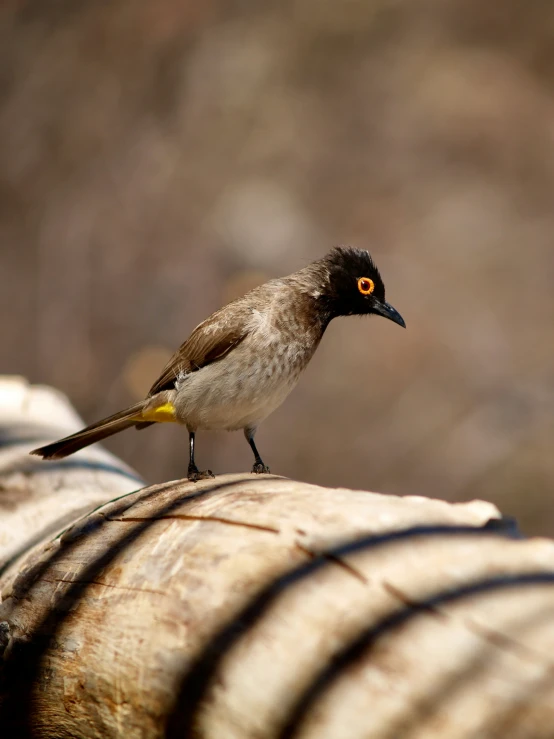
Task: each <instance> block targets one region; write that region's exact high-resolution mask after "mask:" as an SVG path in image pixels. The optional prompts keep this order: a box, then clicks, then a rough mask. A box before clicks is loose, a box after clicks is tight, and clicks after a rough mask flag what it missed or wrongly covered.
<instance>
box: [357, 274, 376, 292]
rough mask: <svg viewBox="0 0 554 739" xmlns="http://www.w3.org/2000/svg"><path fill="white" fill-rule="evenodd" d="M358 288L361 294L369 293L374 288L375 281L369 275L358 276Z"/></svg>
mask: <svg viewBox="0 0 554 739" xmlns="http://www.w3.org/2000/svg"><path fill="white" fill-rule="evenodd" d="M358 290H359V291H360V292H361V293H362V295H371V293H372V292H373V291H374V290H375V283H374V282H373V280H372V279H371V278H370V277H360V279H359V280H358Z"/></svg>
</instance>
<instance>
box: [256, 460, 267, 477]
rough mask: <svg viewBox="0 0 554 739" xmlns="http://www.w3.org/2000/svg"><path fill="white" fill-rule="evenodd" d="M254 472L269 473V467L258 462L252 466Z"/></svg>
mask: <svg viewBox="0 0 554 739" xmlns="http://www.w3.org/2000/svg"><path fill="white" fill-rule="evenodd" d="M252 473H253V474H254V475H269V474H270V472H269V467H267V466H266V465H265V464H263V463H260V462H258V463H257V464H255V465H254V466H253V467H252Z"/></svg>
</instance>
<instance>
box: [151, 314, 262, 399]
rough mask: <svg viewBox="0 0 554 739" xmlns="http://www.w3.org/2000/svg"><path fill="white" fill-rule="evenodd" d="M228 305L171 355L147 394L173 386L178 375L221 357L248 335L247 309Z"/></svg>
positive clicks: (197, 328) (195, 330)
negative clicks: (235, 308)
mask: <svg viewBox="0 0 554 739" xmlns="http://www.w3.org/2000/svg"><path fill="white" fill-rule="evenodd" d="M230 308H231V306H230V305H228V306H227V307H226V308H224V309H222V310H220V311H217V313H214V314H213V315H212V316H210V317H209V318H208V319H206V320H205V321H204V322H203V323H201V324H200V325H199V326H197V327H196V328H195V329H194V331H193V332H192V334H191V335H190V336H189V338H188V339H187V340H186V341H185V343H184V344H182V345H181V346H180V348H179V349H178V350H177V351H176V352H175V354H174V355H173V356H172V357H171V359H170V360H169V362H168V363H167V365H166V366H165V367H164V370H163V372H162V374H161V375H160V377H159V378H158V379H157V380H156V382H155V383H154V384H153V385H152V388H151V389H150V392H149V393H148V395H149V396H151V395H155V394H156V393H159V392H161V391H162V390H169V389H171V388H173V387H174V386H175V380H176V379H177V377H178V376H180V375H187V374H189V373H190V372H196V371H197V370H199V369H201V368H202V367H205V366H206V365H208V364H211V363H212V362H215V361H217V360H218V359H222V358H223V357H224V356H225V355H226V354H228V353H229V352H230V351H231V349H233V348H234V347H235V346H237V345H238V344H240V343H241V341H243V340H244V339H245V338H246V336H247V335H248V329H247V327H246V317H247V315H248V314H249V311H248V312H247V311H245V309H244V308H243V309H242V310H240V311H237V310H230Z"/></svg>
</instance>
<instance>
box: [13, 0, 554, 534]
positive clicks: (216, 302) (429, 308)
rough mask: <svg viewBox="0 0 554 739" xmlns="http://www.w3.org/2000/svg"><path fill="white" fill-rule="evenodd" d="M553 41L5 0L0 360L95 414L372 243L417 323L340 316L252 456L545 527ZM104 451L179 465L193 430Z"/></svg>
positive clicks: (254, 8) (510, 7) (492, 6)
mask: <svg viewBox="0 0 554 739" xmlns="http://www.w3.org/2000/svg"><path fill="white" fill-rule="evenodd" d="M553 34H554V5H553V4H552V3H551V2H545V1H544V0H542V1H541V0H487V1H486V2H483V0H479V1H477V0H417V1H415V0H371V2H369V1H368V0H342V2H337V0H267V2H264V3H260V2H255V1H254V0H250V2H249V1H248V0H241V1H239V0H234V1H233V0H230V1H227V0H203V1H202V2H198V0H156V2H154V0H112V1H111V2H110V3H99V2H96V1H95V0H83V1H82V2H80V3H75V2H73V1H70V0H42V1H41V2H30V1H28V2H26V1H25V0H4V1H3V3H2V6H1V9H0V249H1V251H0V275H1V286H2V287H1V290H0V307H1V311H0V333H1V336H2V342H1V348H0V372H2V373H19V374H23V375H26V376H27V377H29V379H30V380H31V381H33V382H40V383H48V384H51V385H54V386H56V387H57V388H59V389H61V390H63V391H64V392H65V393H67V394H68V395H69V397H70V398H71V400H72V402H73V403H74V404H75V406H76V408H77V409H78V410H79V412H80V413H81V414H82V416H83V418H84V419H85V420H86V421H87V422H91V421H93V420H97V419H98V418H99V417H101V416H104V415H108V414H110V413H112V412H114V411H116V410H119V409H120V408H122V407H123V406H125V405H126V404H129V403H131V402H133V401H134V400H136V399H138V398H139V397H142V396H143V395H144V393H145V392H146V391H147V390H148V388H149V387H150V385H151V384H152V382H153V381H154V380H155V379H156V377H157V375H158V373H159V371H160V370H161V368H162V366H163V364H164V362H165V361H166V359H167V358H168V356H169V355H170V354H171V353H172V352H173V350H174V349H176V348H177V347H178V346H179V344H180V343H181V342H182V341H183V340H184V339H185V338H186V336H187V335H188V333H189V332H190V331H191V329H192V328H193V327H194V326H195V325H196V324H197V323H198V322H200V321H201V320H202V319H203V318H205V317H206V316H207V315H208V314H209V313H211V312H212V311H213V310H215V309H216V308H218V307H219V306H220V305H222V304H223V303H225V302H226V301H228V300H229V299H231V298H233V297H235V296H237V295H239V294H241V293H242V292H244V291H245V290H246V289H248V288H249V287H251V286H254V285H255V284H258V283H260V282H262V281H264V280H266V279H268V278H270V277H275V276H279V275H283V274H287V273H290V272H293V271H295V270H296V269H298V268H300V267H302V266H304V265H305V264H306V263H307V262H308V261H309V260H311V259H314V258H317V257H319V256H321V255H322V254H323V253H325V252H326V251H327V250H328V249H329V248H330V247H331V246H333V245H334V244H339V243H348V244H352V245H355V246H358V247H362V248H368V249H369V250H370V251H371V252H372V254H373V256H374V257H375V259H376V261H377V264H378V265H379V267H380V269H381V272H382V274H383V276H384V279H385V282H386V285H387V298H388V299H389V300H390V302H391V303H392V304H393V305H394V306H395V307H396V308H397V309H398V310H399V311H400V312H401V313H402V315H403V316H404V318H405V319H406V322H407V325H408V330H407V331H402V330H401V329H399V328H398V327H397V326H394V325H393V324H392V323H389V322H387V321H383V320H379V319H376V318H375V319H338V320H337V321H335V322H333V323H332V324H331V326H330V328H329V330H328V332H327V334H326V336H325V338H324V340H323V342H322V345H321V346H320V349H319V351H318V352H317V354H316V355H315V358H314V359H313V361H312V363H311V365H310V366H309V368H308V370H307V372H306V373H305V375H304V376H303V378H302V380H301V382H300V384H299V386H298V387H297V389H296V390H295V391H294V393H293V395H292V396H291V397H290V398H289V400H288V401H287V402H286V403H285V404H284V405H283V406H282V407H281V408H280V409H279V410H278V411H277V412H276V413H275V414H274V415H273V416H271V417H270V418H269V419H268V420H267V421H266V422H265V423H264V424H263V425H262V426H261V428H260V431H259V433H258V437H257V440H258V446H259V448H260V450H261V452H262V455H263V457H264V459H265V460H266V461H267V463H268V464H269V465H270V467H271V468H272V470H273V471H274V472H276V473H278V474H282V475H286V476H289V477H293V478H297V479H301V480H305V481H309V482H314V483H320V484H323V485H330V486H334V485H337V486H338V485H340V486H348V487H358V488H365V489H372V490H379V491H383V492H389V493H394V494H401V495H405V494H421V495H430V496H437V497H441V498H445V499H448V500H467V499H472V498H475V497H483V498H486V499H489V500H492V501H493V502H495V503H497V504H498V505H499V506H500V507H501V509H502V510H503V511H504V512H505V513H506V514H510V515H515V516H516V517H517V518H518V520H519V522H520V525H521V527H522V529H523V530H524V531H525V532H526V533H528V534H534V533H545V534H550V535H554V485H553V482H554V412H553V411H554V290H553V283H554V243H553V242H554V207H553V196H554V44H553V43H552V38H553ZM106 446H107V447H108V448H110V449H111V450H113V451H114V452H115V453H117V454H119V455H120V456H121V457H123V458H124V459H125V460H126V461H128V462H129V463H131V464H132V465H133V466H135V467H136V469H137V470H138V471H139V472H140V473H141V474H143V475H144V476H145V478H146V479H147V480H149V481H151V482H152V481H161V480H167V479H171V478H176V477H181V476H182V475H183V474H184V471H185V470H186V464H187V435H186V431H185V430H184V429H181V428H179V427H173V426H158V427H155V428H153V429H149V430H148V431H145V432H142V433H136V432H135V431H134V430H130V431H127V432H126V433H124V434H121V435H119V436H116V437H113V438H112V439H110V440H109V441H108V442H107V443H106ZM198 462H199V464H200V465H201V466H209V467H211V468H212V469H213V470H214V471H216V472H223V471H235V470H237V471H238V470H249V469H250V467H251V464H252V460H251V453H250V450H249V449H248V447H247V445H246V443H245V441H244V439H243V437H242V434H240V433H235V434H225V433H222V434H201V435H199V438H198Z"/></svg>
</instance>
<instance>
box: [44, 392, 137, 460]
mask: <svg viewBox="0 0 554 739" xmlns="http://www.w3.org/2000/svg"><path fill="white" fill-rule="evenodd" d="M143 407H144V401H143V400H141V401H140V403H136V404H135V405H132V406H131V407H130V408H126V409H125V410H124V411H120V412H119V413H114V415H113V416H109V417H108V418H104V419H102V421H98V422H97V423H93V424H91V425H90V426H87V427H86V428H85V429H83V430H82V431H77V433H75V434H71V436H66V437H65V438H64V439H60V440H59V441H54V442H53V443H52V444H47V445H46V446H43V447H40V449H33V451H32V452H30V454H36V456H37V457H42V458H43V459H62V458H63V457H67V456H69V455H70V454H73V453H74V452H78V451H79V449H83V447H86V446H89V444H95V443H96V442H97V441H102V439H105V438H106V437H108V436H111V435H112V434H117V433H118V431H123V430H124V429H127V428H130V427H131V426H134V425H135V424H136V423H137V421H139V420H140V418H141V411H142V409H143Z"/></svg>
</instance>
